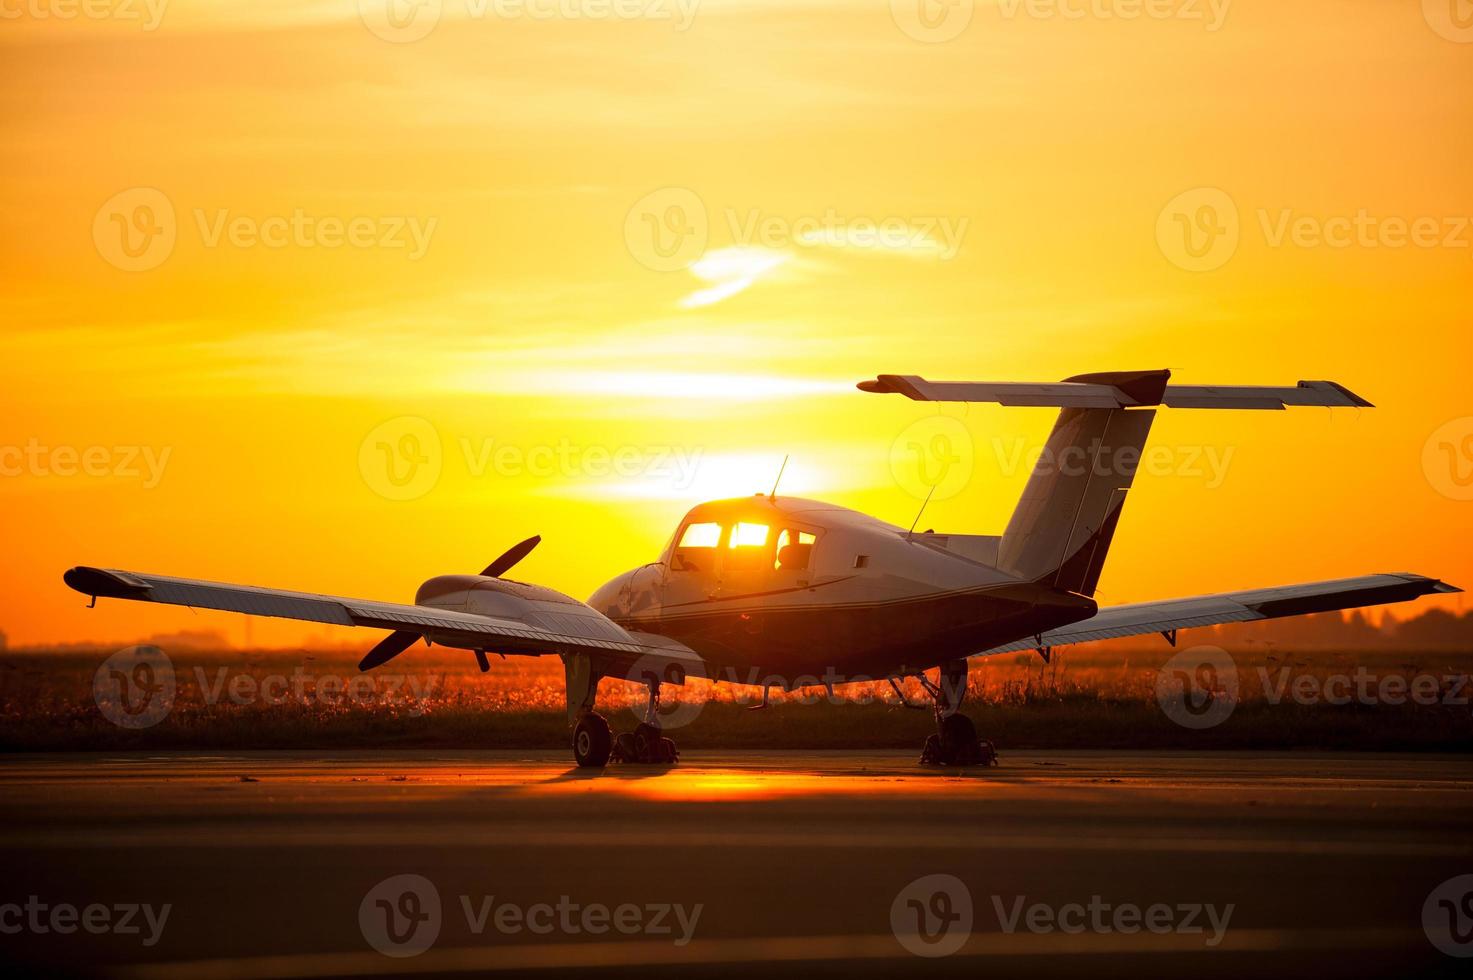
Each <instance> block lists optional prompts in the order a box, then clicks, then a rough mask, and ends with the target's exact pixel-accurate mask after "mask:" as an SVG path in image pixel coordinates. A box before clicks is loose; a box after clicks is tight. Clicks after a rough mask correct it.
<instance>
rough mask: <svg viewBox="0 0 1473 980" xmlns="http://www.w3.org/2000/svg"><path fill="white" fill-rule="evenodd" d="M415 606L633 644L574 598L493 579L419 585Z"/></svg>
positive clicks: (444, 579) (445, 578)
mask: <svg viewBox="0 0 1473 980" xmlns="http://www.w3.org/2000/svg"><path fill="white" fill-rule="evenodd" d="M414 604H415V605H417V606H428V607H430V608H432V609H453V610H455V611H456V612H463V613H471V614H473V615H476V616H490V617H493V618H495V619H509V620H513V621H515V622H519V623H525V624H527V625H528V626H532V627H536V628H539V629H545V630H552V631H553V632H556V633H565V634H568V635H570V636H581V637H587V638H589V639H598V640H617V641H622V642H624V643H632V642H633V638H632V637H630V635H629V634H628V633H626V632H625V631H624V630H623V629H621V628H620V627H619V626H618V625H616V624H615V623H614V622H612V621H611V620H610V619H609V618H608V617H606V616H604V615H603V614H602V613H599V612H598V611H596V610H594V609H593V608H592V607H590V606H589V605H587V604H586V603H583V602H579V601H578V600H577V599H574V598H573V597H572V596H568V595H564V594H563V593H561V592H558V591H556V590H555V589H548V588H544V587H542V586H540V585H528V584H527V583H526V582H513V581H511V580H510V579H504V578H493V577H491V576H489V575H437V576H436V577H434V578H432V579H430V580H429V581H427V582H425V583H424V584H423V585H421V586H420V587H419V591H418V592H416V593H415V595H414Z"/></svg>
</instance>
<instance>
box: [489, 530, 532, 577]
mask: <svg viewBox="0 0 1473 980" xmlns="http://www.w3.org/2000/svg"><path fill="white" fill-rule="evenodd" d="M541 542H542V535H540V534H534V535H532V536H531V537H530V538H528V539H527V540H525V541H521V542H518V543H517V544H514V545H512V546H511V547H510V548H507V549H506V551H504V552H502V554H501V557H500V558H498V559H496V560H495V561H493V562H492V563H491V564H489V565H487V566H486V568H485V570H484V571H483V572H481V574H482V575H489V576H491V577H492V578H500V577H501V576H502V575H503V574H505V573H506V572H509V571H511V567H512V566H513V565H515V564H516V563H517V562H519V561H521V560H522V559H523V558H526V557H527V556H528V555H529V554H531V553H532V549H533V548H535V547H537V545H538V544H540V543H541Z"/></svg>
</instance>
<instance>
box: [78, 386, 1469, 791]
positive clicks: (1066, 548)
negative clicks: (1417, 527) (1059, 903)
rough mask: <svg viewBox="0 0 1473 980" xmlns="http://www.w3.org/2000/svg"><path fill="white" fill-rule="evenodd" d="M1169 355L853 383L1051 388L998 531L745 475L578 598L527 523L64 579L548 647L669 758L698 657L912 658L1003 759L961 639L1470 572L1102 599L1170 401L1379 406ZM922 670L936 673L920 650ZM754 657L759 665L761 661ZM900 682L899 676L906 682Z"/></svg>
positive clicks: (764, 674)
mask: <svg viewBox="0 0 1473 980" xmlns="http://www.w3.org/2000/svg"><path fill="white" fill-rule="evenodd" d="M1169 379H1170V372H1169V371H1165V370H1157V371H1136V372H1111V373H1102V374H1086V375H1080V376H1077V377H1072V378H1068V379H1066V380H1065V381H1062V382H1058V383H1051V384H1028V383H1019V382H999V383H990V382H938V381H927V380H925V379H924V378H921V377H916V376H910V375H886V374H882V375H880V376H879V377H878V378H876V379H875V380H873V381H863V382H860V384H859V386H858V387H859V388H860V390H862V391H866V392H875V393H897V394H901V395H904V396H905V397H907V398H910V399H913V400H916V401H929V402H996V403H999V404H1002V405H1018V406H1052V407H1057V408H1059V409H1061V411H1060V413H1059V416H1058V419H1057V421H1056V422H1055V424H1054V427H1053V430H1052V432H1051V433H1050V435H1049V438H1048V442H1047V444H1046V446H1045V449H1044V452H1043V453H1042V454H1041V455H1040V457H1039V460H1038V462H1037V464H1036V465H1035V467H1034V469H1033V472H1032V473H1031V474H1030V477H1029V480H1028V483H1027V486H1026V488H1025V489H1024V491H1023V496H1022V499H1021V500H1020V501H1019V503H1018V505H1017V508H1016V509H1015V511H1014V512H1013V515H1012V518H1011V519H1010V521H1009V523H1008V525H1007V527H1006V529H1005V530H1004V531H1003V533H1002V534H1001V535H997V536H992V535H978V534H937V533H933V532H932V531H925V532H923V533H914V532H912V531H907V530H905V529H904V528H900V527H897V526H895V525H892V524H888V523H886V522H884V521H881V520H878V519H876V518H873V517H870V516H868V515H866V514H862V513H859V512H857V511H854V510H850V509H848V508H844V507H839V506H836V505H833V504H827V503H822V502H820V501H817V500H805V499H802V498H798V497H784V496H778V495H777V493H776V488H774V490H773V492H772V493H770V494H758V495H755V496H752V497H742V498H736V499H731V500H716V501H710V502H708V503H703V504H700V505H698V506H696V507H695V508H693V509H692V510H691V511H690V512H689V513H687V514H686V515H685V518H684V519H683V520H682V521H681V522H680V524H679V525H678V526H677V529H676V532H675V534H674V535H673V536H672V537H671V539H670V540H669V542H668V543H667V544H666V546H665V549H664V550H663V551H662V552H661V553H660V555H659V557H658V558H657V559H656V560H655V561H653V562H651V563H649V564H646V565H641V566H640V567H638V568H635V569H633V570H631V571H628V572H625V573H624V574H622V575H620V576H618V577H617V578H614V579H613V580H611V581H610V582H608V583H606V584H605V585H603V586H602V587H600V588H599V589H598V590H597V591H596V592H595V593H594V594H593V596H592V597H591V598H590V599H589V600H588V602H586V603H585V602H579V601H578V600H577V599H574V598H572V597H570V596H567V595H564V594H562V593H561V592H557V591H554V590H552V589H549V588H545V587H543V586H539V585H532V584H528V583H525V582H518V581H514V580H512V579H508V578H506V577H505V575H506V573H507V572H509V571H510V570H511V569H512V568H513V567H514V566H515V565H516V564H517V562H519V561H521V560H522V559H523V558H525V557H526V556H527V554H528V553H529V552H531V550H532V549H533V548H534V547H536V546H537V544H538V542H539V541H540V538H537V537H533V538H528V539H527V540H526V541H523V542H521V543H520V544H517V545H515V546H514V547H512V548H510V549H509V550H508V551H507V552H506V553H505V554H503V555H502V556H501V557H500V558H498V559H496V560H495V561H493V562H492V563H491V564H490V565H488V566H486V567H485V568H484V569H483V570H482V571H481V573H480V574H479V575H441V576H438V577H435V578H432V579H430V580H429V581H427V582H425V583H424V584H423V585H422V586H420V588H419V591H418V593H417V594H416V596H415V598H414V604H413V605H404V604H398V603H388V602H376V601H371V600H364V599H349V598H340V597H337V596H328V595H314V594H310V593H303V592H288V591H283V590H280V589H267V588H258V587H254V586H245V585H228V584H222V583H217V582H205V581H198V580H194V579H183V578H173V577H168V576H163V575H151V574H142V573H138V572H127V571H119V570H116V569H103V568H93V567H89V566H78V567H76V568H72V569H70V570H69V571H67V572H66V574H65V576H64V579H65V582H66V584H67V585H68V586H70V587H71V588H73V589H75V590H76V591H78V592H80V593H82V594H84V595H88V596H91V597H92V599H93V602H94V604H95V602H96V600H97V598H98V597H106V598H116V599H134V600H138V601H141V602H161V603H167V604H171V605H181V606H191V607H197V608H202V609H222V610H229V611H232V612H239V613H245V614H248V615H255V616H278V617H284V618H287V619H297V620H305V621H307V622H314V623H330V624H334V625H338V626H365V627H369V628H373V629H387V630H390V631H391V632H390V633H389V634H388V636H386V637H385V638H384V639H383V640H381V641H380V642H379V643H378V645H377V646H375V647H374V648H373V649H372V650H370V651H369V652H368V654H367V655H366V656H365V657H364V658H363V660H362V661H361V662H360V663H359V665H358V667H359V669H360V670H372V669H374V668H375V667H378V666H381V665H382V664H384V663H386V662H387V661H389V660H391V659H392V658H394V657H395V656H398V655H399V654H400V653H403V652H404V651H405V650H407V649H408V648H409V647H411V646H412V645H413V644H414V643H415V642H416V641H418V640H420V639H424V640H425V642H426V643H432V644H434V643H437V644H440V645H441V646H446V647H452V648H458V649H465V650H470V651H473V652H474V654H475V656H476V658H477V661H478V663H479V664H480V667H481V670H482V671H486V670H489V669H490V663H489V660H488V659H487V655H488V653H496V654H498V655H502V656H505V655H524V656H547V655H556V656H558V657H559V658H561V660H562V663H563V668H564V676H565V679H566V697H567V714H568V722H569V725H570V726H571V727H572V747H573V757H574V759H575V760H576V762H577V764H578V765H579V766H591V767H603V766H605V765H606V764H607V763H608V762H609V761H610V760H611V759H614V760H617V761H622V762H630V763H645V764H670V763H673V762H674V761H675V760H676V758H677V755H678V753H677V750H676V747H675V743H674V742H673V741H672V740H671V739H670V738H668V737H666V736H665V735H664V734H663V733H662V729H661V726H660V714H659V710H658V709H659V701H660V688H661V685H662V684H667V683H669V684H676V685H682V684H684V683H685V682H686V680H687V678H689V677H706V678H712V679H716V680H718V681H719V680H721V679H726V680H729V681H731V682H733V683H743V681H741V680H740V679H739V678H740V677H741V676H743V675H745V676H746V677H748V678H750V680H749V681H747V682H746V683H753V684H760V686H762V688H763V690H764V700H765V694H766V689H767V688H768V687H782V688H784V689H787V690H793V689H796V688H799V687H808V686H815V687H816V686H818V685H820V684H822V685H824V686H825V687H828V688H829V689H830V690H832V687H833V685H834V684H842V683H846V682H850V681H854V680H874V679H888V680H889V681H890V683H891V684H892V685H895V687H896V692H897V694H901V689H900V687H899V686H898V684H897V683H896V682H897V680H902V679H905V678H911V677H914V678H917V679H918V680H919V681H920V683H921V686H922V688H923V689H924V690H925V691H926V692H927V694H928V695H929V697H930V698H931V700H932V706H931V707H932V711H933V713H934V715H935V719H936V732H935V734H933V735H930V736H929V737H928V738H927V740H926V744H925V746H924V748H923V751H922V757H921V761H922V762H923V763H926V764H932V765H976V764H987V763H991V762H992V761H993V760H994V753H993V751H992V747H991V744H990V743H989V742H986V741H984V740H982V739H980V738H979V737H978V735H977V731H976V729H975V726H974V725H973V724H972V722H971V720H970V719H968V718H967V716H966V715H965V714H962V712H961V706H962V701H963V698H964V697H965V694H966V689H967V684H966V680H967V665H968V658H970V657H974V656H986V655H989V654H996V653H1005V652H1010V651H1024V650H1036V651H1038V653H1039V654H1040V655H1042V656H1043V657H1044V658H1045V659H1047V658H1048V657H1049V655H1050V653H1051V651H1052V650H1053V649H1054V648H1056V647H1060V646H1064V645H1067V644H1073V643H1081V642H1085V641H1092V640H1104V639H1109V638H1114V637H1124V636H1138V635H1150V634H1153V633H1159V634H1161V635H1162V636H1164V637H1165V638H1166V640H1167V641H1168V642H1169V643H1171V644H1173V645H1175V643H1176V639H1177V634H1178V631H1180V630H1183V629H1188V628H1191V627H1199V626H1210V625H1215V624H1221V623H1236V622H1245V621H1249V620H1260V619H1273V618H1277V617H1281V616H1297V615H1301V614H1305V613H1316V612H1326V611H1330V610H1339V609H1351V608H1355V607H1360V606H1368V605H1376V604H1380V603H1391V602H1404V601H1407V600H1411V599H1416V598H1418V597H1420V596H1424V595H1428V594H1431V593H1448V592H1458V591H1461V590H1459V589H1457V588H1456V587H1454V586H1451V585H1448V584H1446V583H1444V582H1441V581H1439V580H1437V579H1434V578H1427V577H1425V576H1421V575H1412V574H1408V573H1400V572H1398V573H1392V574H1379V575H1364V576H1360V577H1358V578H1345V579H1336V580H1331V581H1322V582H1309V583H1305V584H1300V585H1287V586H1279V587H1275V588H1265V589H1254V590H1250V591H1244V592H1226V593H1220V594H1216V595H1203V596H1193V597H1189V598H1178V599H1166V600H1162V601H1156V602H1138V603H1130V604H1128V605H1118V606H1107V607H1104V608H1101V607H1099V606H1098V605H1097V603H1096V602H1095V600H1094V598H1093V596H1094V592H1095V586H1096V583H1097V582H1098V581H1099V578H1100V572H1101V569H1102V568H1103V567H1104V563H1105V556H1106V553H1107V552H1108V551H1109V548H1110V543H1111V540H1112V538H1113V537H1114V533H1115V527H1116V524H1117V522H1118V521H1119V519H1120V512H1121V508H1122V505H1123V504H1124V501H1125V496H1126V493H1127V491H1128V490H1129V489H1130V487H1131V484H1132V481H1133V480H1134V477H1135V471H1136V463H1137V461H1138V460H1139V458H1140V452H1141V449H1142V448H1143V447H1144V445H1145V443H1146V437H1147V435H1148V433H1149V432H1150V428H1151V423H1152V421H1153V419H1154V418H1155V416H1156V412H1157V410H1158V409H1159V408H1161V407H1163V406H1164V407H1169V408H1183V409H1270V410H1279V409H1284V408H1286V407H1292V406H1310V405H1317V406H1325V407H1357V408H1368V407H1371V404H1370V402H1367V401H1366V400H1364V399H1363V398H1361V397H1359V396H1358V395H1355V394H1353V393H1352V392H1350V391H1348V390H1347V389H1345V388H1344V387H1342V386H1340V385H1338V384H1335V383H1334V382H1330V381H1301V382H1299V383H1298V384H1297V385H1295V386H1292V387H1251V386H1200V385H1173V384H1169ZM932 670H934V671H935V672H936V679H935V680H932V679H931V678H930V677H929V676H928V675H927V673H926V672H927V671H932ZM758 677H760V678H761V680H760V681H757V678H758ZM603 678H616V679H617V678H622V679H625V680H628V681H632V682H635V683H638V684H641V685H643V686H645V687H646V688H647V689H648V694H649V701H648V706H647V708H646V711H645V716H644V721H643V722H642V723H641V724H639V725H638V726H637V727H636V728H635V729H634V731H632V732H626V733H622V734H620V735H618V736H617V737H615V736H614V735H613V733H612V732H611V730H610V727H609V724H608V722H607V721H606V720H605V719H604V718H603V717H602V716H601V715H599V714H598V713H597V711H595V698H596V696H597V693H598V685H599V681H600V680H601V679H603ZM902 699H903V694H902Z"/></svg>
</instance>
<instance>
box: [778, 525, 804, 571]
mask: <svg viewBox="0 0 1473 980" xmlns="http://www.w3.org/2000/svg"><path fill="white" fill-rule="evenodd" d="M813 542H814V536H813V535H811V534H809V533H808V532H807V531H794V530H789V529H787V528H784V529H783V531H782V533H780V534H779V535H778V536H777V553H776V554H775V555H774V561H773V565H772V567H773V570H774V571H780V572H794V571H802V570H803V569H805V568H807V567H808V561H809V559H810V558H811V557H812V556H813Z"/></svg>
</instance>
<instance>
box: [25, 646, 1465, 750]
mask: <svg viewBox="0 0 1473 980" xmlns="http://www.w3.org/2000/svg"><path fill="white" fill-rule="evenodd" d="M1158 646H1159V648H1154V649H1143V648H1134V649H1120V648H1118V647H1114V648H1112V647H1110V646H1108V645H1099V646H1095V647H1078V648H1073V649H1071V650H1067V651H1060V652H1058V653H1056V655H1055V657H1054V658H1053V662H1052V663H1050V664H1044V663H1043V662H1042V660H1041V659H1040V658H1038V657H1037V656H1036V655H1035V654H1032V653H1028V654H1008V655H1004V656H1000V657H993V658H982V659H978V660H974V661H973V668H972V675H971V684H970V688H969V693H968V706H967V712H968V714H970V715H971V716H972V718H973V719H974V720H975V721H976V723H977V728H978V730H979V732H980V733H981V734H983V735H984V736H985V737H988V738H991V739H993V740H994V741H995V742H996V743H997V744H998V746H999V748H1000V749H1001V750H1003V751H1006V750H1007V749H1008V748H1214V747H1220V748H1264V749H1269V748H1343V749H1362V750H1427V751H1466V750H1469V749H1473V708H1470V706H1469V703H1468V701H1469V698H1470V695H1473V692H1470V691H1468V690H1466V685H1467V677H1468V674H1469V673H1470V668H1473V654H1460V653H1436V654H1424V655H1413V654H1407V653H1385V652H1375V653H1370V652H1367V653H1348V652H1346V653H1333V652H1317V653H1303V654H1297V655H1296V654H1292V653H1285V652H1282V651H1279V652H1265V651H1263V650H1259V651H1257V652H1234V653H1233V654H1232V657H1233V664H1232V666H1231V667H1230V668H1228V669H1229V671H1230V672H1232V673H1233V674H1234V675H1235V677H1236V681H1237V691H1236V696H1235V697H1234V696H1231V695H1230V694H1229V692H1228V688H1229V686H1230V685H1229V684H1228V683H1227V681H1226V680H1224V678H1223V677H1219V676H1211V675H1209V676H1208V677H1207V678H1206V679H1205V681H1204V687H1205V688H1207V689H1212V690H1216V692H1217V693H1216V698H1217V699H1219V700H1221V699H1224V698H1228V699H1230V700H1231V703H1232V710H1231V713H1230V714H1229V715H1228V716H1227V717H1226V719H1225V720H1223V721H1222V722H1221V723H1220V724H1216V725H1214V726H1212V727H1210V728H1205V729H1195V728H1189V727H1184V726H1183V725H1181V724H1178V723H1177V722H1176V721H1173V720H1172V717H1170V716H1169V715H1168V713H1167V712H1166V711H1164V710H1163V707H1162V703H1161V701H1160V700H1159V699H1158V695H1157V680H1158V676H1159V675H1160V673H1161V668H1162V665H1163V664H1165V663H1166V661H1167V659H1168V658H1169V657H1171V656H1172V654H1173V653H1174V652H1175V651H1173V650H1171V649H1170V648H1168V647H1167V646H1166V645H1165V644H1164V643H1161V644H1159V645H1158ZM108 654H109V651H98V652H79V651H55V652H48V651H20V652H11V653H6V654H4V655H0V748H3V749H6V750H10V751H39V750H81V749H126V748H139V749H143V748H197V749H250V748H355V747H368V746H375V747H384V746H404V747H444V748H531V747H552V746H557V745H561V744H563V743H565V741H566V739H567V734H566V727H565V720H564V714H563V693H562V680H563V679H562V668H561V665H560V664H559V663H558V661H557V660H556V659H554V658H542V659H540V660H537V659H529V658H511V659H509V660H506V661H500V660H495V661H493V664H492V670H491V672H490V673H488V674H482V673H480V672H479V671H478V670H477V668H476V666H475V662H474V659H473V658H472V657H471V656H470V654H468V653H464V652H458V651H446V650H440V649H425V648H423V647H419V648H416V649H414V650H412V651H410V652H409V653H407V654H405V655H404V656H402V657H401V658H399V659H398V660H395V661H394V662H393V663H392V664H390V665H387V666H386V667H384V668H381V669H380V670H379V671H376V672H374V674H372V675H359V674H358V673H357V670H356V667H355V663H356V661H357V658H358V656H359V653H358V652H356V651H353V652H344V651H317V652H310V651H309V652H299V653H283V652H269V653H266V652H262V653H256V654H252V653H245V652H239V651H218V652H208V651H198V652H195V651H191V652H178V653H175V654H173V655H172V656H170V657H168V658H166V659H163V658H160V659H158V660H157V662H154V661H152V660H150V664H151V666H150V668H149V673H148V674H146V675H143V676H139V675H131V674H127V673H126V672H125V673H124V674H115V673H110V672H109V671H108V670H107V669H105V668H104V669H103V670H102V672H101V679H100V681H99V668H100V667H102V665H103V664H104V661H106V660H107V658H108ZM150 656H152V655H150ZM144 659H146V660H148V659H149V657H145V658H144ZM166 677H171V678H172V682H173V683H172V697H171V698H170V699H168V703H167V704H165V703H164V701H165V698H164V694H165V693H167V692H168V685H167V684H165V683H164V679H165V678H166ZM130 678H131V680H130ZM1333 678H1338V679H1339V680H1338V681H1332V679H1333ZM1358 679H1360V684H1359V688H1358V687H1357V681H1358ZM1327 682H1329V687H1328V688H1326V687H1325V685H1326V683H1327ZM129 683H136V684H138V685H139V686H138V688H137V690H139V691H141V690H143V688H144V687H147V686H150V685H151V690H153V691H154V693H155V695H156V696H157V700H155V699H154V698H151V697H148V696H141V697H135V698H134V699H133V700H134V701H146V702H149V703H150V704H151V705H152V706H153V708H154V710H155V711H156V714H154V715H146V714H145V715H142V716H138V717H137V718H130V717H129V716H127V715H126V714H124V715H121V716H120V715H118V712H117V710H116V709H117V708H118V706H119V701H118V696H119V692H120V691H122V688H121V687H120V685H125V684H129ZM907 688H908V691H909V696H910V699H911V700H912V701H913V702H914V703H921V702H922V701H923V696H922V693H921V691H920V689H919V688H918V687H917V686H916V685H915V684H914V683H911V684H909V685H907ZM99 692H100V693H99ZM758 700H760V692H759V690H758V689H757V688H754V687H748V686H734V685H731V684H719V685H713V684H711V683H708V682H704V681H692V682H691V683H690V684H688V685H687V686H686V687H684V688H677V687H668V686H667V687H666V688H665V705H666V706H667V707H670V708H674V709H676V713H675V714H674V715H673V716H672V717H671V719H670V721H669V722H667V727H670V726H671V725H674V724H676V723H680V724H679V728H678V730H672V731H671V732H670V734H671V735H672V736H673V737H675V738H676V739H677V740H678V741H679V743H680V744H681V745H682V746H684V747H688V748H699V747H727V748H742V747H752V748H758V747H761V748H843V747H850V746H852V747H856V748H894V749H897V750H901V751H905V752H911V751H915V750H916V749H918V747H919V745H920V742H921V741H922V740H923V738H924V737H925V735H926V734H927V733H928V732H929V731H931V730H932V726H933V722H932V720H931V716H930V713H929V712H928V711H921V710H909V709H907V708H906V707H905V706H903V705H901V704H899V703H898V700H897V699H896V697H895V695H894V692H893V691H892V690H891V689H890V687H889V685H888V684H885V683H872V684H860V685H850V686H846V687H840V688H838V689H837V691H836V697H835V698H834V699H833V700H830V699H829V697H828V695H827V694H826V692H824V691H823V689H822V688H816V689H809V690H807V691H806V692H792V693H787V694H784V693H780V692H777V691H774V692H773V694H772V705H771V707H769V708H768V709H766V710H761V711H753V710H748V709H749V707H750V706H751V705H753V704H755V703H757V701H758ZM1332 701H1342V702H1346V703H1332ZM642 703H643V694H642V691H641V689H639V688H638V687H636V686H634V685H631V684H627V683H623V682H620V681H615V680H605V681H604V682H603V684H602V686H601V687H600V701H599V704H600V710H601V711H602V712H603V713H604V714H605V715H606V716H607V717H608V718H609V720H610V722H611V723H612V725H613V726H614V728H615V729H616V730H620V729H628V728H632V727H633V725H634V724H635V722H636V720H637V718H636V712H637V710H638V709H639V708H640V707H641V706H642ZM1212 703H1214V702H1212V701H1208V702H1206V704H1207V705H1208V706H1209V707H1210V705H1211V704H1212ZM160 706H162V707H165V708H167V709H168V710H167V712H162V711H158V708H159V707H160ZM104 709H110V710H111V714H112V717H121V718H122V719H123V721H124V723H125V724H139V723H144V722H146V723H147V724H146V726H145V727H123V726H121V725H119V724H116V723H114V721H112V720H109V712H108V710H104Z"/></svg>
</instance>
